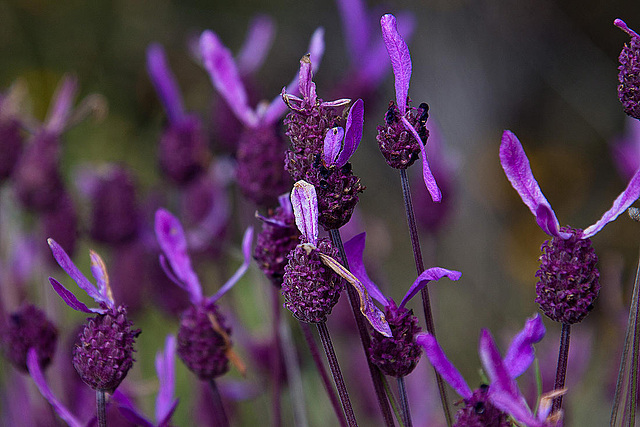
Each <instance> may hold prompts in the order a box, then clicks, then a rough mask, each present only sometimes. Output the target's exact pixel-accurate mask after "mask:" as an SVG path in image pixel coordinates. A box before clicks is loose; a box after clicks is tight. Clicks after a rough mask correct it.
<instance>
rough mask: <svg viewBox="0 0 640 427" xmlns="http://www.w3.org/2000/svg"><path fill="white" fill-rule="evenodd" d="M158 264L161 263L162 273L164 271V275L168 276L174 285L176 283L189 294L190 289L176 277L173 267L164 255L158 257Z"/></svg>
mask: <svg viewBox="0 0 640 427" xmlns="http://www.w3.org/2000/svg"><path fill="white" fill-rule="evenodd" d="M158 262H159V263H160V267H161V268H162V271H164V274H166V275H167V277H168V278H169V280H171V281H172V282H173V283H175V284H176V285H178V286H179V287H181V288H182V289H184V290H185V291H187V292H189V288H188V287H187V286H186V285H185V284H184V282H183V281H182V280H180V279H178V278H177V277H176V274H175V273H174V272H173V270H172V269H171V266H170V265H169V261H167V257H165V256H164V255H163V254H160V255H158Z"/></svg>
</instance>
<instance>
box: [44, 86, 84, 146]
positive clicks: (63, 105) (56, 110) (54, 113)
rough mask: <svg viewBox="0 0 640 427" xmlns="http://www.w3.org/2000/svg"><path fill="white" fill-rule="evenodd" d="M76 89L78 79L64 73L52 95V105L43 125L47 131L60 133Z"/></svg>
mask: <svg viewBox="0 0 640 427" xmlns="http://www.w3.org/2000/svg"><path fill="white" fill-rule="evenodd" d="M77 90H78V79H76V78H75V77H73V76H70V75H65V76H64V77H63V79H62V82H60V84H59V85H58V88H57V89H56V92H55V94H54V95H53V101H52V105H53V106H52V107H51V108H49V112H48V113H47V118H46V120H45V127H46V129H47V130H48V131H49V132H52V133H54V134H58V135H59V134H61V133H62V132H63V131H64V128H65V126H66V125H67V123H68V122H69V118H70V117H71V111H72V109H73V101H74V99H75V97H76V92H77Z"/></svg>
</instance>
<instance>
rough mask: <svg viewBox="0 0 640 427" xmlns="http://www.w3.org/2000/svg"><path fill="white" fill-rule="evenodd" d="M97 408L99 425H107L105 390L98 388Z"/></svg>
mask: <svg viewBox="0 0 640 427" xmlns="http://www.w3.org/2000/svg"><path fill="white" fill-rule="evenodd" d="M96 409H97V410H98V427H107V409H106V405H105V401H104V390H96Z"/></svg>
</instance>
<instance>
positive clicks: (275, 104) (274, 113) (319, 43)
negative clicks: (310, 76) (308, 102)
mask: <svg viewBox="0 0 640 427" xmlns="http://www.w3.org/2000/svg"><path fill="white" fill-rule="evenodd" d="M307 51H308V52H309V55H310V57H311V58H313V63H312V64H311V65H312V69H313V72H314V73H315V72H316V71H317V70H318V67H319V66H320V62H321V61H322V56H323V55H324V28H322V27H319V28H317V29H316V30H315V31H314V32H313V35H312V36H311V41H310V42H309V48H308V49H307ZM298 78H299V74H296V76H295V77H294V78H293V80H292V81H291V83H289V85H288V86H287V87H286V88H284V89H283V93H285V94H287V93H288V94H289V95H288V96H293V95H295V94H297V93H298V90H299V84H298ZM286 111H287V105H286V104H285V103H284V101H283V100H282V94H280V95H278V96H276V97H275V98H274V99H273V101H271V104H270V105H269V107H268V108H267V110H266V111H265V114H264V117H263V123H267V124H270V123H275V122H277V121H278V120H279V119H280V117H281V116H282V115H283V114H284V113H285V112H286Z"/></svg>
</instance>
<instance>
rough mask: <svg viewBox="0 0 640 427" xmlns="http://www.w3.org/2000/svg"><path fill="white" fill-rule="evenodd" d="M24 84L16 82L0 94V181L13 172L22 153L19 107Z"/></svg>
mask: <svg viewBox="0 0 640 427" xmlns="http://www.w3.org/2000/svg"><path fill="white" fill-rule="evenodd" d="M24 86H25V85H24V84H21V82H17V83H14V84H13V85H12V86H11V87H10V88H9V90H7V92H5V93H3V94H0V150H2V156H1V157H0V182H2V181H4V180H5V179H7V178H8V177H9V176H10V175H11V174H12V173H13V170H14V169H15V166H16V163H17V162H18V159H19V158H20V154H21V153H22V134H21V132H20V126H21V123H20V118H19V108H20V104H21V101H22V98H23V96H24V93H25V88H24Z"/></svg>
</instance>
